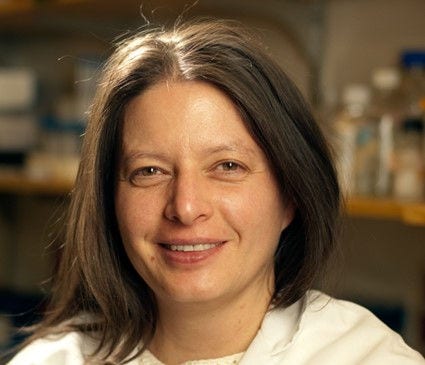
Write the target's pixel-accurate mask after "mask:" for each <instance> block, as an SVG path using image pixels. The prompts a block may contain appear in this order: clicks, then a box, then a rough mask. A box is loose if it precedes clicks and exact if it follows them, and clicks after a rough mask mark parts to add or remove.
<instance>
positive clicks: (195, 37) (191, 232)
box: [10, 21, 424, 365]
mask: <svg viewBox="0 0 425 365" xmlns="http://www.w3.org/2000/svg"><path fill="white" fill-rule="evenodd" d="M339 207H340V193H339V188H338V184H337V181H336V177H335V171H334V167H333V164H332V162H331V158H330V154H329V150H328V147H327V144H326V142H325V141H324V139H323V137H322V135H321V133H320V130H319V128H318V126H317V125H316V123H315V121H314V119H313V117H312V116H311V113H310V112H309V109H308V107H307V106H306V104H305V103H304V101H303V99H302V97H301V96H300V94H299V93H298V91H297V89H296V87H295V86H294V85H293V84H292V82H291V81H290V80H289V79H288V78H287V77H286V75H285V74H284V73H283V72H282V71H281V70H280V69H279V67H277V66H276V64H275V63H274V62H273V61H272V60H271V59H270V58H269V57H268V56H267V55H266V53H265V52H264V50H263V49H262V47H261V44H260V43H259V42H258V41H257V40H256V39H255V37H254V36H252V35H251V34H250V33H249V32H247V31H246V30H244V29H242V28H241V27H240V26H239V25H237V24H234V23H232V22H227V21H200V22H193V23H187V24H183V25H180V26H178V27H176V28H174V29H172V30H168V31H167V30H163V29H152V30H146V31H143V32H142V33H141V34H137V35H136V36H134V37H132V38H131V39H128V40H125V41H123V42H122V43H121V44H120V45H119V47H118V49H117V50H116V52H115V53H114V54H113V56H112V57H111V59H110V60H109V62H108V63H107V65H106V67H105V70H104V74H103V79H102V81H101V83H100V85H99V91H98V94H97V96H96V99H95V102H94V106H93V108H92V111H91V119H90V122H89V125H88V129H87V133H86V135H85V139H84V145H83V151H82V159H81V165H80V170H79V174H78V178H77V181H76V186H75V189H74V191H73V192H72V201H71V208H70V213H69V218H68V225H67V227H66V241H65V245H64V247H63V257H62V261H61V265H60V271H59V273H58V275H57V280H56V286H55V290H54V291H53V297H52V300H51V305H50V310H49V311H48V312H47V315H46V317H45V319H44V321H43V322H42V323H41V324H40V325H39V327H38V328H37V330H36V332H35V334H34V335H33V336H32V337H31V338H30V340H29V341H28V343H29V344H28V346H26V347H25V348H24V350H23V351H21V352H20V353H19V354H18V355H17V356H16V357H15V359H14V360H12V362H11V363H10V364H12V365H18V364H25V365H28V364H83V363H96V364H97V363H128V364H167V365H174V364H182V363H186V364H204V365H205V364H236V363H239V364H256V365H257V364H302V365H304V364H314V365H320V364H374V365H375V364H397V365H400V364H406V365H407V364H423V363H424V361H423V359H422V357H421V356H420V355H419V354H418V353H416V352H415V351H413V350H411V349H409V348H408V347H407V346H406V345H405V344H404V342H403V341H402V340H401V338H400V337H399V336H398V335H397V334H395V333H393V332H392V331H391V330H389V329H388V328H387V327H385V326H384V325H383V324H382V323H381V322H379V321H378V320H377V319H376V318H375V317H373V316H372V315H371V314H370V313H369V312H367V311H366V310H365V309H362V308H360V307H358V306H356V305H354V304H350V303H346V302H341V301H337V300H334V299H331V298H329V297H327V296H326V295H324V294H322V293H320V292H314V291H310V289H311V287H312V283H313V281H314V280H315V279H316V278H317V277H318V275H319V272H320V271H322V269H323V267H324V266H325V263H326V261H327V259H328V258H329V256H330V254H331V252H332V250H333V248H334V243H335V232H336V228H337V219H338V215H339ZM205 359H212V360H205Z"/></svg>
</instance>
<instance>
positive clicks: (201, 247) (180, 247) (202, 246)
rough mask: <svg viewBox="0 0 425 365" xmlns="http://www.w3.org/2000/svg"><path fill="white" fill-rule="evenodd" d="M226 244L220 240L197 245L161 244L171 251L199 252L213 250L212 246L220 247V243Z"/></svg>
mask: <svg viewBox="0 0 425 365" xmlns="http://www.w3.org/2000/svg"><path fill="white" fill-rule="evenodd" d="M222 244H224V242H218V243H199V244H195V245H168V244H162V245H161V246H162V247H164V248H166V249H167V250H171V251H178V252H199V251H206V250H211V249H212V248H215V247H218V246H220V245H222Z"/></svg>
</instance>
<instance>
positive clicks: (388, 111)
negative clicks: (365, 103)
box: [369, 67, 402, 196]
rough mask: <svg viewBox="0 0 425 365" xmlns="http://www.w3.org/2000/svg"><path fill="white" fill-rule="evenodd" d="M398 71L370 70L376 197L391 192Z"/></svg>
mask: <svg viewBox="0 0 425 365" xmlns="http://www.w3.org/2000/svg"><path fill="white" fill-rule="evenodd" d="M400 79H401V77H400V72H399V71H398V70H397V69H396V68H392V67H383V68H378V69H376V70H374V71H373V73H372V85H373V99H372V103H371V107H370V111H369V113H370V116H371V118H373V119H374V120H375V121H376V123H377V138H378V150H377V159H376V162H377V166H376V167H377V170H376V183H375V186H374V192H375V194H376V195H377V196H387V195H389V194H390V193H391V188H392V183H393V170H394V128H395V127H396V126H398V124H399V121H400V119H401V113H402V101H401V96H400V89H399V86H400Z"/></svg>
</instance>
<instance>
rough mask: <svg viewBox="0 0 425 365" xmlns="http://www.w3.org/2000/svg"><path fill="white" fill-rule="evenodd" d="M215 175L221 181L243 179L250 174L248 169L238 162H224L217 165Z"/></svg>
mask: <svg viewBox="0 0 425 365" xmlns="http://www.w3.org/2000/svg"><path fill="white" fill-rule="evenodd" d="M213 171H214V175H215V176H216V177H217V178H219V179H232V180H233V179H241V178H243V177H244V176H245V175H246V174H247V173H248V168H247V167H246V166H245V165H243V164H241V163H239V162H236V161H232V160H229V161H222V162H220V163H218V164H217V165H215V168H214V169H213Z"/></svg>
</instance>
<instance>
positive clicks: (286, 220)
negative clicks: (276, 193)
mask: <svg viewBox="0 0 425 365" xmlns="http://www.w3.org/2000/svg"><path fill="white" fill-rule="evenodd" d="M295 210H296V207H295V204H294V203H293V202H292V201H289V200H288V201H287V202H286V203H285V207H284V212H283V219H282V227H281V231H282V232H283V231H284V230H285V228H286V227H288V226H289V225H290V224H291V222H292V220H293V219H294V216H295Z"/></svg>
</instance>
